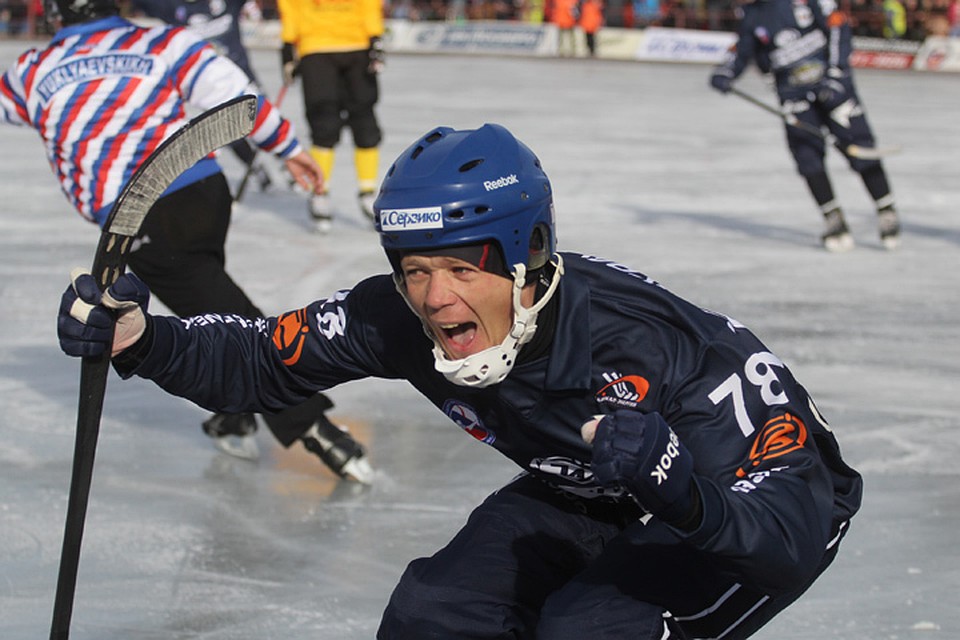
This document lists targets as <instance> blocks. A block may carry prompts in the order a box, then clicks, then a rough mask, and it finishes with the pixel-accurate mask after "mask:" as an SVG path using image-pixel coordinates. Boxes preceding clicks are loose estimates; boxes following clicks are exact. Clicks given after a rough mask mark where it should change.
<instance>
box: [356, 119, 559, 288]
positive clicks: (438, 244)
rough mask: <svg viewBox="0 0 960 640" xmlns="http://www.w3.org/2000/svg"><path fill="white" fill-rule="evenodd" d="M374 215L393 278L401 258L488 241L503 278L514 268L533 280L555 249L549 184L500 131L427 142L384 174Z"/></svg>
mask: <svg viewBox="0 0 960 640" xmlns="http://www.w3.org/2000/svg"><path fill="white" fill-rule="evenodd" d="M373 209H374V212H375V213H376V220H377V223H376V224H377V231H379V232H380V244H381V245H382V246H383V248H384V250H385V251H386V253H387V257H388V258H389V260H390V264H391V265H392V267H393V270H394V271H395V272H396V273H399V272H400V259H401V258H402V257H403V255H404V254H407V253H411V252H415V251H417V250H421V251H429V252H433V251H435V250H437V249H443V248H448V247H458V246H464V245H473V244H479V243H484V242H490V241H492V242H494V243H496V246H497V247H498V248H499V249H500V252H501V254H502V257H503V259H504V261H505V266H506V269H507V270H508V271H511V272H512V271H514V265H516V264H518V263H519V264H523V265H524V266H525V267H526V272H527V273H536V272H537V270H539V269H540V268H541V267H543V266H544V265H546V264H547V262H548V261H549V260H550V258H551V256H552V255H553V253H554V251H555V249H556V233H555V226H554V214H553V190H552V189H551V187H550V180H549V179H548V178H547V174H546V173H544V171H543V169H542V168H541V166H540V160H538V159H537V157H536V155H534V153H533V152H532V151H531V150H530V149H529V148H528V147H527V146H526V145H525V144H523V143H522V142H520V141H519V140H517V138H515V137H514V136H513V134H512V133H510V132H509V131H508V130H507V129H506V128H504V127H502V126H500V125H497V124H485V125H483V126H482V127H480V128H479V129H475V130H460V131H458V130H454V129H452V128H450V127H438V128H436V129H434V130H433V131H430V132H429V133H427V134H426V135H424V136H423V137H422V138H420V139H419V140H417V141H416V142H415V143H414V144H412V145H411V146H410V147H409V148H407V150H406V151H404V152H403V153H402V154H400V156H399V157H398V158H397V160H396V161H395V162H394V163H393V166H391V167H390V169H389V170H388V171H387V174H386V177H385V178H384V180H383V184H382V185H381V187H380V193H379V195H378V196H377V199H376V202H374V205H373ZM504 275H507V274H504Z"/></svg>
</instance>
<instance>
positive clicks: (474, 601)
mask: <svg viewBox="0 0 960 640" xmlns="http://www.w3.org/2000/svg"><path fill="white" fill-rule="evenodd" d="M639 516H640V512H639V511H638V510H637V509H635V508H632V507H630V506H623V505H615V504H612V503H602V502H599V501H596V500H585V499H580V498H576V497H573V496H571V495H570V494H567V493H565V492H561V491H559V490H557V489H555V488H553V487H551V486H549V485H547V484H545V483H543V482H542V481H540V480H538V479H536V478H534V477H532V476H529V475H527V476H521V477H520V478H518V479H516V480H514V481H513V482H511V483H510V484H509V485H507V486H506V487H504V488H503V489H501V490H499V491H498V492H496V493H495V494H493V495H492V496H490V497H489V498H487V500H486V501H485V502H484V503H483V504H481V505H480V506H479V507H477V508H476V509H475V510H474V512H473V513H472V514H471V515H470V518H469V520H468V521H467V524H466V525H465V526H464V527H463V528H462V529H461V530H460V532H459V533H457V535H456V536H455V537H454V539H453V540H452V541H451V542H450V543H449V544H448V545H447V546H446V547H444V548H443V549H441V550H440V551H439V552H437V553H436V554H435V555H433V556H432V557H430V558H420V559H418V560H415V561H413V562H412V563H411V564H410V565H409V566H408V567H407V570H406V571H405V572H404V574H403V576H402V577H401V579H400V583H399V584H398V585H397V587H396V589H395V590H394V592H393V595H392V596H391V598H390V603H389V604H388V606H387V609H386V611H385V612H384V615H383V620H382V622H381V625H380V629H379V631H378V633H377V638H378V639H379V640H401V639H403V640H427V639H430V640H440V639H445V640H455V639H456V640H465V639H467V638H470V639H475V640H476V639H480V638H485V639H487V638H489V639H492V638H497V639H502V640H507V639H508V638H509V639H511V640H520V639H524V640H533V639H534V638H536V639H538V640H584V639H586V638H589V639H590V640H613V639H617V640H660V639H661V638H665V637H669V638H670V639H671V640H674V639H678V640H684V639H686V638H721V637H722V638H724V640H736V639H742V638H746V637H748V636H749V635H751V634H752V633H754V632H755V631H756V630H757V629H759V628H760V627H762V626H763V625H764V624H766V622H767V621H769V620H770V619H771V618H772V617H773V616H774V615H775V614H776V613H778V612H779V611H781V610H782V609H783V608H784V607H786V606H787V605H788V604H790V603H791V602H793V601H794V600H795V599H796V598H797V597H799V596H800V594H801V593H803V592H804V591H805V590H806V589H807V587H809V585H810V584H811V583H812V582H813V579H810V580H809V581H808V582H806V583H805V584H798V585H797V586H796V588H795V589H793V590H792V591H791V592H789V593H785V594H778V595H771V594H767V593H763V592H762V591H761V590H759V589H758V588H756V587H752V586H750V585H745V584H740V583H739V582H737V580H736V579H735V578H734V577H732V575H731V574H730V573H727V572H725V571H723V570H722V569H721V568H720V567H718V562H717V561H716V559H715V558H711V557H709V556H707V555H706V554H704V553H702V552H700V551H699V550H697V549H695V548H693V547H691V546H689V545H686V544H683V543H682V542H680V541H679V540H678V539H677V538H676V536H675V535H674V534H673V533H672V532H671V531H670V530H669V529H668V528H667V527H665V526H664V525H662V524H661V523H659V522H658V521H657V520H656V519H650V520H649V521H644V520H640V519H639ZM835 553H836V546H834V547H833V548H832V550H831V551H829V552H827V553H826V554H825V555H824V558H823V560H822V563H821V566H820V567H819V570H818V571H817V572H816V575H819V574H820V573H821V572H822V571H823V570H824V569H825V568H826V567H827V565H829V563H830V562H831V561H832V559H833V555H834V554H835ZM668 611H669V612H670V614H669V615H668V614H666V612H668ZM667 634H669V635H667Z"/></svg>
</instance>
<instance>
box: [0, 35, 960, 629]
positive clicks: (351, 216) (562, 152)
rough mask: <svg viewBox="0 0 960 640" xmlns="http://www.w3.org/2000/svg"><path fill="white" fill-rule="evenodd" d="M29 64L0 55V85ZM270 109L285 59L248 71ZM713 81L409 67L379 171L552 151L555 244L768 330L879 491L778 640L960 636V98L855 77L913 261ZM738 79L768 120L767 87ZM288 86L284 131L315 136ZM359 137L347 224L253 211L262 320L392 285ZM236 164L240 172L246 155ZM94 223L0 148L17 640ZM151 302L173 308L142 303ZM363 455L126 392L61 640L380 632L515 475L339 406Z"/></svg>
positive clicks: (270, 55) (777, 625)
mask: <svg viewBox="0 0 960 640" xmlns="http://www.w3.org/2000/svg"><path fill="white" fill-rule="evenodd" d="M26 46H27V44H26V43H23V42H9V41H8V42H0V64H2V66H3V67H6V66H7V65H8V64H9V63H10V62H11V61H12V60H13V59H14V58H15V56H16V54H17V53H19V52H20V51H21V50H23V49H24V48H26ZM255 60H256V65H257V67H258V69H259V71H260V73H261V75H262V78H263V80H264V84H265V85H266V88H267V89H268V92H269V93H270V94H271V95H273V94H275V92H276V88H277V85H278V82H279V79H278V77H277V72H278V67H279V56H278V55H277V54H276V53H275V52H257V53H256V55H255ZM708 71H709V70H708V68H707V67H704V66H697V65H690V66H687V65H669V64H632V63H622V62H602V61H590V60H534V59H523V60H521V59H504V58H482V57H472V58H466V57H463V58H461V57H426V56H422V57H414V56H399V55H398V56H392V57H391V58H390V59H389V61H388V66H387V70H386V71H385V73H384V74H383V77H382V89H383V99H382V103H381V106H380V108H379V115H380V117H381V121H382V125H383V128H384V130H385V134H386V138H385V142H384V145H383V167H382V168H383V169H384V170H385V169H386V167H387V166H388V162H389V161H390V160H391V159H392V158H393V157H395V156H396V155H397V154H398V153H399V152H400V151H401V150H402V149H403V148H404V147H405V146H406V145H407V144H409V143H410V142H412V141H413V140H414V139H415V138H416V136H418V135H419V134H421V133H424V132H426V131H427V130H429V129H430V128H432V127H433V126H435V125H439V124H446V125H451V126H455V127H470V128H472V127H475V126H477V125H480V124H482V123H484V122H499V123H501V124H504V125H506V126H508V127H510V128H511V129H512V130H513V131H514V133H516V134H517V135H518V136H519V137H520V138H521V139H523V140H524V141H525V142H527V143H528V144H529V145H530V146H531V147H532V148H533V149H534V150H535V151H536V152H537V153H538V155H539V156H540V158H541V160H542V162H543V164H544V166H545V168H546V170H547V172H548V174H549V175H550V176H551V179H552V182H553V185H554V189H555V192H556V205H557V213H558V224H559V242H560V247H561V248H563V249H567V250H581V251H584V252H590V253H596V254H599V255H602V256H605V257H609V258H612V259H616V260H618V261H620V262H623V263H624V264H627V265H630V266H632V267H634V268H636V269H638V270H640V271H643V272H645V273H647V274H649V275H650V276H651V277H654V278H656V279H657V280H659V281H660V282H661V283H663V284H664V285H665V286H667V287H668V288H670V289H672V290H674V291H675V292H677V293H679V294H681V295H684V296H685V297H687V298H689V299H691V300H693V301H696V302H698V303H700V304H702V305H703V306H706V307H710V308H712V309H715V310H718V311H722V312H724V313H726V314H728V315H731V316H733V317H735V318H737V319H738V320H740V321H741V322H743V323H745V324H747V325H748V326H750V327H752V328H753V329H754V330H755V331H756V332H757V333H758V334H759V336H760V337H761V339H763V340H764V341H765V342H766V343H767V345H768V346H769V347H770V348H771V349H772V350H773V351H774V352H776V353H777V354H778V355H779V356H780V357H781V358H782V359H783V360H784V361H785V362H786V363H787V364H788V365H789V366H790V367H791V368H792V369H793V370H794V373H795V374H796V375H797V377H798V378H800V380H801V381H802V382H803V383H804V385H805V386H806V387H807V388H808V389H809V390H810V391H811V393H812V394H813V395H814V397H815V398H816V399H817V400H818V403H819V405H820V408H821V409H822V411H823V413H824V414H825V415H826V416H827V418H828V419H829V420H830V421H831V423H832V424H833V427H834V429H835V431H836V434H837V436H838V438H839V440H840V443H841V446H842V448H843V451H844V453H845V456H846V458H847V460H848V461H849V462H850V463H851V464H852V465H853V466H854V467H856V468H857V469H859V470H860V471H861V472H862V473H863V474H864V476H865V495H864V505H863V509H862V511H861V512H860V514H859V515H858V516H857V517H856V518H855V519H854V521H853V523H852V529H851V532H850V534H849V535H848V536H847V538H846V540H845V541H844V543H843V544H842V547H841V551H840V555H839V558H838V559H837V561H836V562H835V563H834V565H833V566H832V567H831V568H830V569H829V571H828V572H827V573H826V574H825V575H824V576H823V577H822V578H821V580H820V581H819V582H817V583H816V584H815V585H814V587H813V588H812V589H811V590H810V591H809V592H808V593H807V594H806V595H805V596H804V597H803V598H801V599H800V600H799V601H798V602H797V603H796V604H794V605H793V606H792V607H791V608H789V609H788V610H786V611H785V612H784V613H783V614H781V615H780V616H779V617H778V618H777V619H776V620H775V621H774V622H773V623H771V624H770V625H769V626H768V627H767V628H766V629H764V630H763V631H761V632H760V633H759V634H758V635H757V636H756V637H757V638H760V639H764V640H774V639H776V640H801V639H802V640H814V639H817V640H819V639H822V638H844V639H847V640H855V639H856V640H859V639H869V640H881V639H888V640H908V639H915V638H916V639H926V638H930V639H935V638H943V639H956V638H960V553H958V550H957V543H958V541H960V534H958V525H960V518H958V515H957V513H958V510H960V488H958V479H960V471H958V467H960V465H958V461H960V432H958V430H960V375H958V374H960V345H958V331H957V324H958V323H957V317H958V315H960V292H958V284H960V276H958V269H960V207H958V203H960V176H958V174H960V127H958V126H957V113H958V105H960V78H958V77H957V76H955V75H946V74H945V75H936V74H920V73H908V72H880V71H860V72H859V73H858V80H859V88H860V92H861V94H862V97H863V99H864V101H865V103H866V106H867V108H868V113H869V116H870V118H871V120H872V122H873V125H874V128H875V130H876V132H877V134H878V137H879V139H880V142H881V143H882V144H884V145H888V144H900V145H902V146H903V151H902V152H901V153H900V154H898V155H895V156H892V157H890V158H889V160H888V161H887V163H886V166H887V170H888V173H889V176H890V179H891V182H892V184H893V187H894V190H895V192H896V194H897V196H898V201H899V209H900V211H901V215H902V219H903V226H904V238H903V247H902V248H901V249H900V250H899V251H897V252H895V253H888V252H885V251H883V250H882V249H880V247H879V241H878V238H877V234H876V229H875V225H874V219H873V218H874V214H873V210H872V206H871V203H870V200H869V198H868V196H867V193H866V190H865V189H864V188H863V186H862V184H861V183H860V181H859V179H858V178H857V176H856V175H855V174H853V173H852V172H851V171H849V169H848V168H847V167H846V166H845V164H844V162H843V160H842V158H841V157H840V156H839V155H838V154H836V153H831V155H830V160H829V165H830V168H831V170H832V173H833V176H834V182H835V187H836V191H837V194H838V197H839V198H840V200H841V201H842V203H843V205H844V207H845V209H846V212H847V215H848V218H849V221H850V223H851V226H852V228H853V231H854V234H855V236H856V239H857V241H858V247H857V248H856V249H855V250H854V251H852V252H850V253H848V254H844V255H829V254H826V253H825V252H823V251H822V250H820V249H819V248H818V247H817V243H816V237H817V235H818V233H819V231H820V221H819V219H818V214H817V213H816V210H815V207H814V205H813V203H812V200H811V198H810V196H809V195H808V194H807V191H806V188H805V186H804V184H803V182H802V180H801V179H800V177H799V176H797V175H796V174H795V172H794V170H793V166H792V160H791V158H790V157H789V154H788V152H787V149H786V146H785V144H784V143H783V134H782V131H781V126H780V123H779V122H778V120H777V119H776V118H775V117H773V116H771V115H769V114H767V113H764V112H763V111H760V110H759V109H757V108H756V107H755V106H752V105H750V104H747V103H746V102H744V101H742V100H740V99H738V98H736V97H734V96H728V97H723V96H720V95H719V94H717V93H715V92H713V91H711V90H709V88H708V86H707V76H708ZM741 86H742V87H743V88H745V89H747V90H750V91H752V92H754V93H756V94H758V95H761V96H763V97H765V98H766V99H768V100H770V101H772V100H773V97H772V94H771V92H770V91H769V89H768V88H767V87H766V86H765V85H764V84H763V82H762V80H761V79H760V78H759V77H758V76H756V75H750V76H748V77H747V78H745V79H744V80H743V81H742V83H741ZM299 100H300V94H299V91H298V90H296V91H291V93H290V94H289V95H288V99H287V101H286V103H285V104H284V105H283V110H284V112H285V113H286V114H287V115H288V116H290V117H291V118H292V119H293V120H294V122H295V124H297V126H298V127H299V128H300V130H301V131H302V132H303V131H305V123H304V121H303V118H302V108H301V106H300V104H299ZM349 142H350V141H349V135H345V138H344V145H343V146H342V147H341V149H342V152H341V153H340V154H339V156H338V166H337V167H336V169H335V170H334V174H333V176H332V179H331V183H332V185H333V189H334V194H335V199H336V201H337V203H338V205H339V206H340V208H341V209H342V215H341V216H340V217H339V218H338V219H337V221H336V224H335V227H334V230H333V232H332V233H331V234H330V235H329V236H327V237H322V236H318V235H315V234H313V233H311V231H310V230H309V228H308V225H307V217H306V213H305V208H304V203H303V200H302V197H300V196H298V195H296V194H293V193H290V192H277V193H273V194H261V193H259V192H257V191H256V190H251V191H250V192H249V194H248V197H247V198H245V200H244V202H243V203H242V205H241V206H238V207H237V208H236V210H235V216H234V223H233V226H232V229H231V235H230V238H229V246H228V266H229V269H230V271H231V272H232V274H233V275H234V277H235V278H236V279H237V280H238V282H239V283H240V284H241V285H242V286H244V288H245V289H246V290H247V292H248V293H249V294H250V295H251V297H252V298H253V300H254V301H255V302H257V304H259V305H260V306H261V307H263V308H264V309H266V310H269V311H270V312H279V311H281V310H284V309H288V308H294V307H297V306H300V305H302V304H304V303H306V302H307V301H309V300H312V299H314V298H317V297H321V296H326V295H327V294H330V293H332V292H333V291H334V290H336V289H338V288H342V287H347V286H349V285H351V284H353V283H354V282H355V281H356V280H358V279H359V278H360V277H362V276H365V275H367V274H370V273H373V272H377V271H382V270H384V269H385V268H386V267H387V263H386V260H385V259H384V257H383V255H382V253H381V251H380V249H379V246H378V242H377V238H376V235H375V234H374V233H373V232H372V231H371V230H370V229H369V228H368V227H367V225H366V224H365V222H364V220H363V219H362V218H361V216H360V214H359V212H358V211H357V210H356V209H355V203H354V191H355V187H354V186H353V178H352V170H353V169H352V152H351V151H350V150H351V146H350V144H349ZM224 165H225V167H226V168H227V170H228V174H229V176H230V177H231V179H232V180H235V179H236V178H237V177H238V175H239V172H238V169H237V165H236V164H234V163H233V162H232V159H231V158H227V159H225V160H224ZM97 238H98V230H97V229H96V228H95V227H94V226H93V225H90V224H88V223H86V222H83V221H82V220H81V219H80V218H79V216H78V215H77V214H76V213H74V212H73V211H72V209H71V208H70V206H69V205H68V204H67V203H66V201H65V199H64V198H63V196H62V195H61V194H60V192H59V189H58V187H57V185H56V182H55V180H54V178H53V176H52V175H51V172H50V169H49V167H48V166H47V164H46V161H45V159H44V156H43V150H42V146H41V144H40V141H39V138H38V137H37V135H36V133H35V132H34V131H32V130H30V129H16V128H13V127H0V326H2V328H3V331H2V333H0V639H2V640H34V639H37V638H43V637H47V636H48V634H49V630H50V617H51V612H52V608H53V600H54V590H55V588H56V581H57V571H58V564H59V557H60V546H61V538H62V534H63V523H64V516H65V513H66V503H67V491H68V487H69V482H70V467H71V461H72V457H73V444H74V443H73V433H74V425H75V421H76V405H77V382H78V376H79V363H78V362H77V361H76V360H73V359H70V358H67V357H66V356H64V355H63V354H62V353H61V352H60V350H59V347H58V346H57V341H56V330H55V317H56V309H57V305H58V303H59V298H60V293H61V291H62V290H63V288H64V287H65V286H66V283H67V278H68V273H69V271H70V269H71V268H72V267H74V266H77V265H80V266H89V265H90V263H91V260H92V256H93V250H94V247H95V245H96V242H97ZM154 309H155V310H157V309H160V307H159V305H155V306H154ZM331 396H332V397H333V398H334V400H335V401H336V402H337V407H336V409H335V410H334V416H335V417H336V418H338V419H339V420H341V421H343V422H344V423H346V424H348V425H350V426H351V428H352V429H353V430H354V432H355V433H356V434H357V435H358V437H359V438H360V439H361V440H362V441H364V442H365V443H367V444H368V445H369V448H370V451H371V458H372V462H373V463H374V465H375V466H376V467H377V469H378V478H377V481H376V483H375V485H374V486H373V487H372V488H370V489H367V490H359V489H357V487H355V486H352V485H349V484H342V483H338V482H336V481H335V480H334V478H333V476H332V475H331V474H330V473H329V472H328V471H327V470H326V469H325V468H323V467H322V466H321V465H320V464H319V462H317V461H316V460H315V459H314V458H313V457H312V456H310V455H308V454H306V453H305V452H304V451H302V449H301V448H300V447H299V446H295V447H294V449H291V450H282V449H280V448H279V447H278V446H277V445H276V443H275V441H274V440H273V439H272V438H271V436H270V435H269V433H267V432H266V431H264V430H262V431H261V432H260V434H259V435H258V439H259V443H260V447H261V450H262V452H263V455H262V458H261V460H260V461H259V462H258V463H249V462H244V461H241V460H237V459H232V458H229V457H226V456H225V455H223V454H220V453H217V452H215V450H214V449H213V447H212V446H211V444H210V441H209V440H208V439H207V438H206V437H205V436H204V435H203V434H202V433H201V431H200V428H199V423H200V421H201V420H202V419H203V418H204V416H205V415H206V414H205V412H204V411H202V410H200V409H199V408H196V407H194V406H193V405H190V404H188V403H186V402H185V401H182V400H179V399H176V398H172V397H169V396H166V395H165V394H163V393H162V392H160V391H159V390H157V389H156V388H154V387H153V386H151V385H150V384H149V383H146V382H143V381H130V382H126V383H124V382H121V381H120V380H119V379H118V378H117V377H116V376H115V375H113V374H111V379H110V383H109V386H108V390H107V398H106V407H105V413H104V419H103V425H102V429H101V436H100V444H99V448H98V452H97V462H96V467H95V471H94V478H93V487H92V492H91V498H90V506H89V512H88V515H87V521H86V522H87V524H86V534H85V538H84V545H83V554H82V558H81V564H80V573H79V579H78V584H77V594H76V599H75V607H74V615H73V625H72V634H71V637H72V638H74V639H76V640H187V639H190V640H194V639H203V640H228V639H229V640H265V639H272V638H311V639H318V640H361V639H365V640H370V639H371V638H373V636H374V633H375V630H376V628H377V624H378V621H379V617H380V614H381V612H382V610H383V607H384V605H385V604H386V602H387V599H388V597H389V594H390V592H391V589H392V587H393V585H394V583H395V582H396V580H397V578H398V577H399V575H400V573H401V572H402V571H403V569H404V567H405V566H406V563H407V562H408V561H409V560H411V559H413V558H415V557H417V556H421V555H429V554H431V553H432V552H433V551H435V550H436V549H438V548H439V547H440V546H442V545H443V544H444V543H445V542H446V541H447V539H448V538H449V537H450V536H451V535H452V534H453V532H454V531H456V530H457V529H458V528H459V526H460V525H461V524H462V522H463V521H464V519H465V518H466V516H467V514H468V513H469V511H470V510H471V508H472V507H473V506H475V505H476V504H477V503H478V502H479V501H480V500H481V499H482V498H483V497H484V496H485V495H486V494H487V493H489V492H490V491H492V490H493V489H495V488H496V487H498V486H500V485H501V484H503V483H505V482H506V481H507V480H508V479H509V478H511V477H512V476H513V474H514V473H515V469H514V467H513V466H512V464H510V463H508V462H507V461H506V460H505V459H502V458H501V457H500V456H499V455H498V454H496V453H495V452H494V451H492V450H491V449H489V448H487V447H485V446H483V445H481V444H480V443H478V442H476V441H475V440H473V439H472V438H469V437H466V436H465V435H464V434H463V433H461V432H460V429H458V428H457V427H455V426H454V425H453V424H451V423H448V422H447V421H446V419H445V418H444V417H443V416H442V415H441V414H440V413H439V412H437V411H435V410H434V409H433V408H432V407H430V406H428V405H427V403H426V402H425V401H423V400H421V399H420V397H419V396H418V395H416V394H415V392H413V391H412V390H411V389H409V388H407V387H406V386H405V385H404V384H400V383H384V382H378V381H364V382H361V383H353V384H350V385H347V386H345V387H341V388H338V389H335V390H334V391H333V392H331Z"/></svg>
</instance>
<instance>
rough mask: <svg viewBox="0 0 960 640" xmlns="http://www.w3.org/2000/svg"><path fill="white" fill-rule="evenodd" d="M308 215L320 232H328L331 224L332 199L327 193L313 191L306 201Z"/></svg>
mask: <svg viewBox="0 0 960 640" xmlns="http://www.w3.org/2000/svg"><path fill="white" fill-rule="evenodd" d="M308 208H309V211H310V217H311V218H312V219H313V224H314V226H315V227H316V229H317V231H319V232H320V233H329V231H330V227H332V226H333V201H332V200H331V199H330V194H329V193H315V194H313V195H312V196H310V202H309V203H308Z"/></svg>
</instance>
